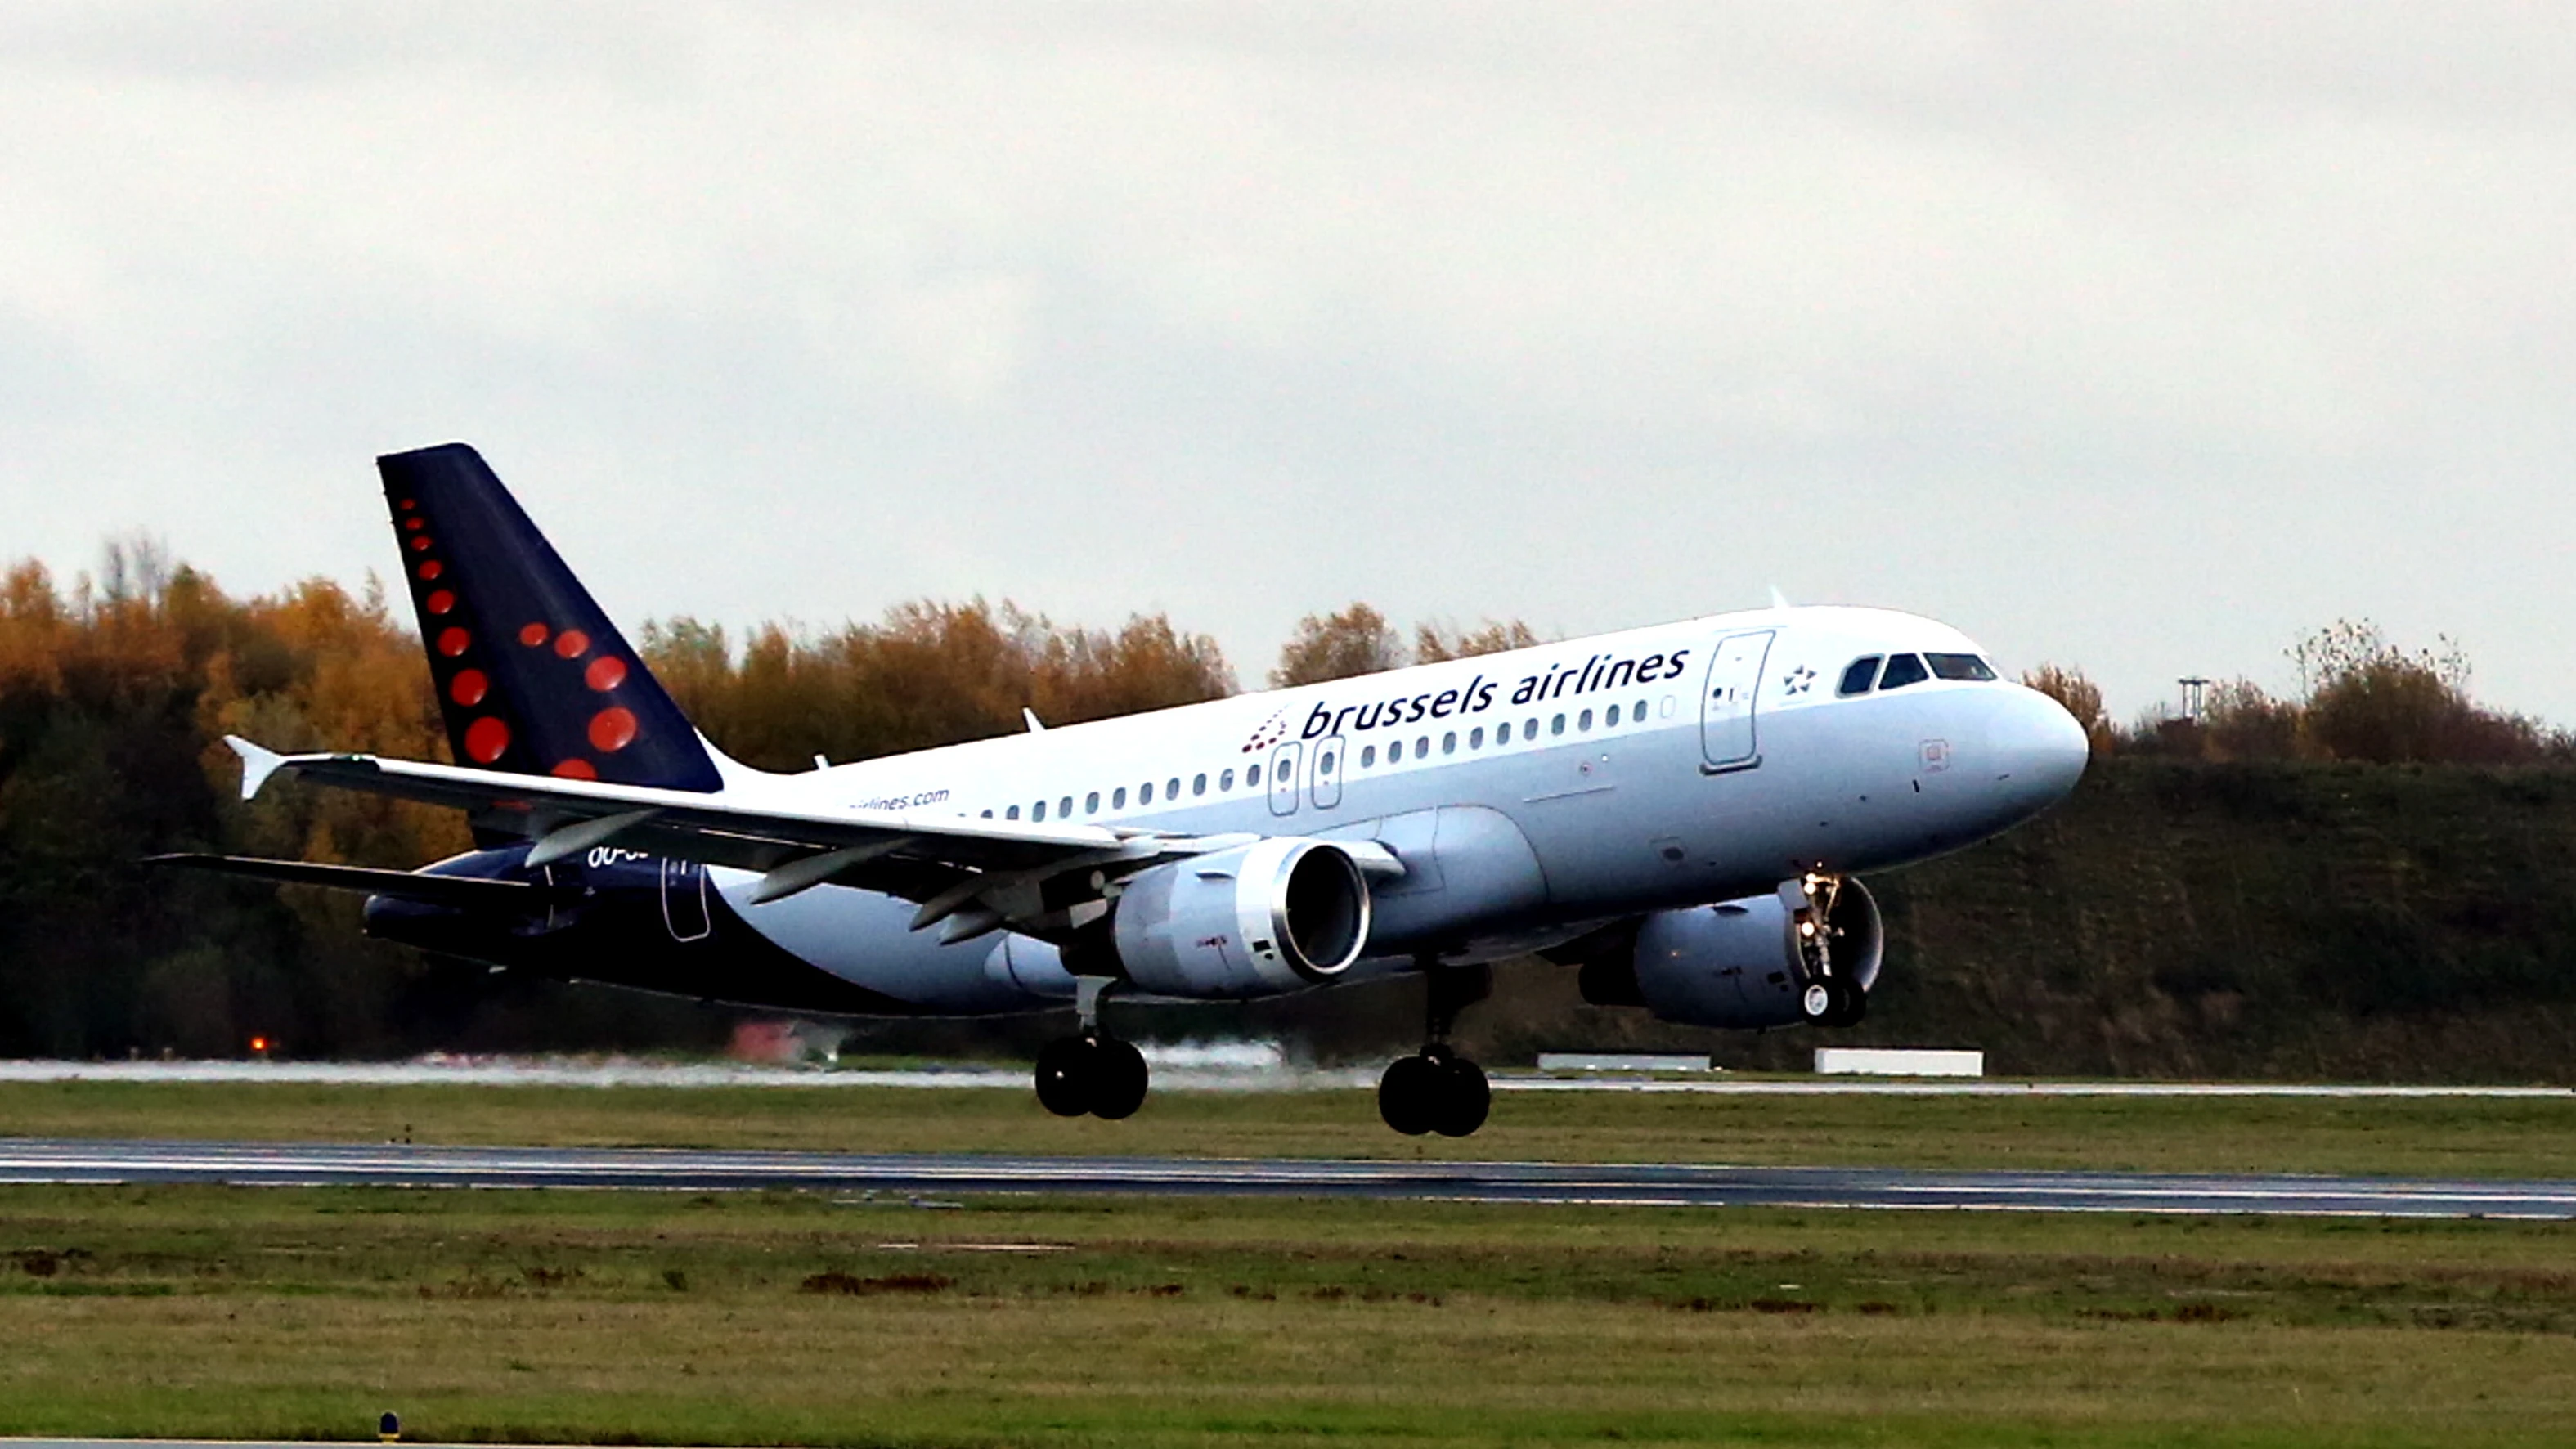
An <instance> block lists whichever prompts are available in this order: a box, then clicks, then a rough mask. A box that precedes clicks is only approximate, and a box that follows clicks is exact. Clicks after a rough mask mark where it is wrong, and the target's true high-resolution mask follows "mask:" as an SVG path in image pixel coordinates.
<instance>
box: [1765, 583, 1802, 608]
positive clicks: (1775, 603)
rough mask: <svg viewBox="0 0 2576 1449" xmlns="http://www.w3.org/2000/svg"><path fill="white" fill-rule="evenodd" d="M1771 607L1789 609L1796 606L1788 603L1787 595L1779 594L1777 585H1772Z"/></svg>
mask: <svg viewBox="0 0 2576 1449" xmlns="http://www.w3.org/2000/svg"><path fill="white" fill-rule="evenodd" d="M1771 607H1772V608H1775V609H1791V608H1795V607H1797V606H1796V605H1794V604H1792V603H1790V602H1789V596H1788V595H1787V594H1784V593H1782V592H1780V586H1779V585H1778V584H1773V585H1772V586H1771Z"/></svg>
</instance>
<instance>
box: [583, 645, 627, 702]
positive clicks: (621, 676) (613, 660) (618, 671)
mask: <svg viewBox="0 0 2576 1449" xmlns="http://www.w3.org/2000/svg"><path fill="white" fill-rule="evenodd" d="M581 682H582V683H584V684H587V685H589V686H590V687H591V688H593V689H596V690H598V691H600V692H601V693H603V694H604V693H606V692H608V691H609V690H612V689H615V688H616V687H617V686H619V685H621V684H624V683H625V682H626V661H625V660H623V659H620V658H618V657H617V656H616V655H614V654H602V655H600V656H599V657H598V658H597V659H594V660H592V661H590V667H589V668H588V669H585V670H583V671H582V672H581Z"/></svg>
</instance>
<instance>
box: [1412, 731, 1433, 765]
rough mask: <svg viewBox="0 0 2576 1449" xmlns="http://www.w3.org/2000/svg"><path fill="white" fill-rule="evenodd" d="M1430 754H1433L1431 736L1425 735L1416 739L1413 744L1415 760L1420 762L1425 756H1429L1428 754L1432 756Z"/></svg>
mask: <svg viewBox="0 0 2576 1449" xmlns="http://www.w3.org/2000/svg"><path fill="white" fill-rule="evenodd" d="M1430 753H1431V736H1429V735H1423V736H1420V737H1419V738H1417V739H1415V740H1414V742H1413V757H1414V758H1415V759H1417V760H1419V759H1421V758H1422V757H1424V756H1425V755H1428V754H1430Z"/></svg>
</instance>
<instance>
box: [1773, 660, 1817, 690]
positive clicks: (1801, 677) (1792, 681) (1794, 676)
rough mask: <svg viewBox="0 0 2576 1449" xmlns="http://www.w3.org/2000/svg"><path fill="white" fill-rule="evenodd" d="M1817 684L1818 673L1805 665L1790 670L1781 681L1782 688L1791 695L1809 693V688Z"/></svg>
mask: <svg viewBox="0 0 2576 1449" xmlns="http://www.w3.org/2000/svg"><path fill="white" fill-rule="evenodd" d="M1815 682H1816V671H1814V670H1812V669H1809V668H1808V667H1807V666H1805V665H1803V664H1801V665H1799V666H1798V667H1797V668H1795V669H1792V670H1790V671H1789V672H1788V674H1786V675H1785V676H1783V677H1782V678H1781V680H1780V684H1781V687H1782V688H1783V689H1785V690H1786V691H1787V692H1788V693H1790V694H1804V693H1806V692H1807V686H1809V685H1811V684H1814V683H1815Z"/></svg>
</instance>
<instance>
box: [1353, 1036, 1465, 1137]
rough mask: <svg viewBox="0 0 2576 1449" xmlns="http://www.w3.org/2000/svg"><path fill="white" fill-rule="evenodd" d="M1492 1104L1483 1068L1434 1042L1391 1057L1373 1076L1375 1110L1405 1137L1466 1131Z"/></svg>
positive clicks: (1448, 1135) (1448, 1134)
mask: <svg viewBox="0 0 2576 1449" xmlns="http://www.w3.org/2000/svg"><path fill="white" fill-rule="evenodd" d="M1493 1105H1494V1092H1493V1088H1492V1087H1491V1086H1489V1085H1488V1084H1487V1083H1486V1081H1485V1070H1484V1068H1482V1067H1479V1066H1477V1065H1476V1064H1475V1063H1474V1062H1471V1061H1469V1060H1467V1059H1466V1058H1465V1057H1453V1056H1451V1055H1449V1054H1448V1052H1447V1051H1445V1050H1442V1049H1440V1048H1437V1047H1435V1048H1432V1049H1430V1050H1429V1051H1428V1052H1426V1053H1425V1054H1423V1055H1421V1056H1411V1057H1398V1058H1396V1059H1395V1061H1394V1062H1393V1063H1391V1064H1389V1065H1388V1067H1387V1069H1386V1075H1385V1076H1383V1077H1380V1078H1378V1083H1377V1114H1378V1115H1379V1116H1380V1117H1383V1118H1385V1119H1386V1125H1388V1126H1389V1127H1392V1128H1394V1129H1395V1130H1396V1131H1398V1132H1401V1133H1403V1134H1404V1135H1405V1136H1407V1137H1420V1136H1422V1135H1423V1134H1424V1133H1426V1132H1437V1133H1439V1134H1440V1135H1441V1136H1443V1137H1465V1136H1469V1135H1471V1134H1472V1133H1474V1132H1475V1130H1476V1129H1477V1128H1479V1127H1482V1126H1484V1125H1485V1118H1486V1117H1487V1116H1488V1115H1489V1114H1490V1113H1491V1112H1492V1111H1493Z"/></svg>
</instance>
